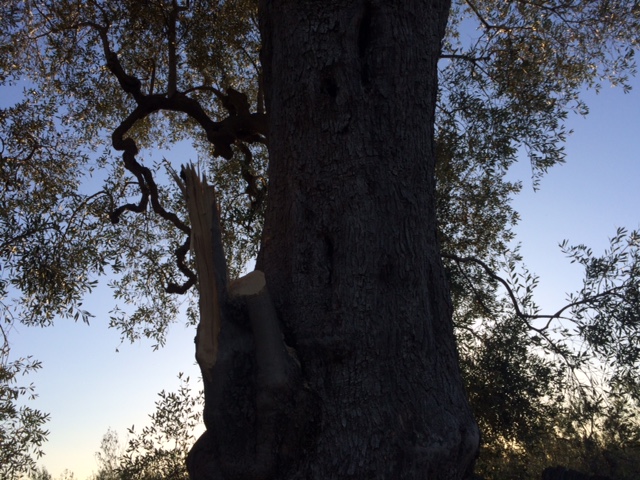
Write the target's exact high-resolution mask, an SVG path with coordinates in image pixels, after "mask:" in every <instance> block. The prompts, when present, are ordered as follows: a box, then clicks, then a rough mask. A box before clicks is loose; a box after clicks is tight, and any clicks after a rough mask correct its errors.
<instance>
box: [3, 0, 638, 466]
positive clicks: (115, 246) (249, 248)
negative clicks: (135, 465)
mask: <svg viewBox="0 0 640 480" xmlns="http://www.w3.org/2000/svg"><path fill="white" fill-rule="evenodd" d="M256 9H257V5H256V2H254V1H251V0H234V1H224V2H218V1H207V0H189V1H184V2H179V1H177V0H149V1H145V2H140V1H133V0H120V1H117V2H103V1H100V0H91V1H88V2H77V1H73V0H62V1H42V0H40V1H38V0H33V1H25V2H19V3H18V2H11V1H4V2H2V10H3V12H4V14H3V16H2V17H1V18H0V81H1V82H2V86H3V88H6V89H11V91H13V92H16V91H20V92H21V95H20V99H19V100H18V101H17V102H15V103H14V104H11V105H5V106H3V108H2V109H1V110H0V142H1V143H0V167H1V180H0V188H1V189H2V196H1V198H2V204H1V206H0V255H1V256H2V260H3V262H2V264H3V265H2V275H1V276H0V289H1V290H0V292H1V293H2V302H3V303H2V307H3V313H4V322H5V323H4V325H7V326H9V325H10V324H11V323H12V322H22V323H24V324H28V325H49V324H52V323H53V322H54V320H58V319H61V318H70V319H74V320H76V321H77V320H83V321H89V319H90V317H91V312H86V311H85V310H84V309H83V308H82V301H83V298H84V297H85V296H86V295H87V294H88V293H90V292H91V289H92V288H93V287H94V286H95V284H96V282H97V281H98V280H99V279H101V278H105V279H108V281H109V282H110V284H111V286H112V287H113V292H114V297H115V300H116V302H119V304H120V305H125V306H126V307H125V308H120V307H119V306H118V304H117V303H116V304H114V307H113V309H112V311H111V314H110V317H111V320H110V322H111V325H112V326H113V327H114V328H118V329H119V330H120V331H121V332H122V335H123V338H127V339H129V340H135V339H137V338H140V337H142V336H144V337H148V338H152V339H153V340H154V341H155V342H157V344H158V345H161V344H162V343H163V339H164V335H165V334H166V330H167V327H168V325H170V324H171V323H172V322H175V321H176V320H177V319H179V318H180V314H179V312H180V305H181V304H182V302H183V297H181V296H179V295H176V294H177V293H185V292H186V295H187V296H188V298H190V300H188V302H189V303H190V307H189V311H190V312H191V314H190V315H189V318H188V319H187V322H191V323H193V322H194V321H195V320H194V318H195V314H194V313H193V312H194V309H195V303H194V302H193V295H194V293H193V291H194V289H193V288H191V287H192V286H193V285H194V284H195V283H196V277H195V273H194V265H193V261H194V260H193V258H192V256H191V254H190V253H189V251H188V247H189V231H190V230H189V222H188V217H187V215H186V210H185V205H184V202H183V199H182V196H181V194H180V191H179V187H178V185H177V184H176V183H175V182H174V180H173V176H174V174H175V171H176V170H178V169H179V168H178V165H179V164H180V163H182V162H184V161H185V159H181V158H173V157H172V155H171V146H172V145H175V144H176V143H178V142H191V143H192V144H193V146H194V148H195V149H196V151H197V152H198V155H199V164H200V168H201V169H202V171H203V172H204V173H206V175H207V176H208V177H209V179H210V180H211V182H212V183H213V184H214V185H215V187H216V190H217V192H218V194H219V201H220V212H221V216H222V226H223V234H224V241H225V248H226V250H225V251H226V254H227V257H228V262H229V264H230V266H231V269H232V271H234V272H235V273H238V272H239V271H241V270H242V268H243V267H244V265H245V264H246V263H247V261H249V260H250V259H251V258H254V257H255V255H256V254H257V252H258V249H259V242H260V234H261V225H262V218H263V214H264V206H265V202H266V201H267V199H268V197H267V192H268V178H267V175H266V167H267V163H268V156H267V152H266V148H265V145H266V142H267V140H266V132H267V128H268V126H267V125H265V124H264V108H265V107H264V102H263V98H262V95H263V92H262V87H261V68H260V63H259V58H258V53H259V49H260V38H259V34H258V28H257V17H256ZM639 23H640V6H639V5H638V3H637V2H634V1H630V0H629V1H616V2H613V1H608V0H596V1H581V2H566V1H551V2H536V1H525V0H519V1H514V2H501V1H497V0H488V1H483V0H475V1H471V0H466V1H459V2H454V5H453V6H452V11H451V15H450V20H449V25H448V35H447V38H446V42H445V44H444V45H443V51H442V55H441V59H440V62H439V81H440V85H439V99H438V110H437V116H436V142H437V149H436V154H437V165H436V169H437V171H436V174H437V180H438V183H437V189H438V205H437V208H438V218H439V235H440V243H441V246H442V251H443V259H444V261H445V265H446V267H447V272H448V275H449V281H450V287H451V292H452V296H453V301H454V306H455V313H454V320H455V325H456V331H457V339H458V348H459V351H460V354H461V362H462V369H463V372H464V375H465V380H466V382H467V388H468V390H469V395H470V397H471V400H472V404H473V406H474V409H475V414H476V416H477V418H478V421H479V423H480V425H481V428H482V431H483V435H484V443H485V450H484V451H485V452H486V453H484V454H483V455H484V456H481V462H482V459H483V458H486V459H487V461H486V463H485V464H482V463H481V467H482V468H483V469H484V470H483V472H485V473H487V474H489V473H491V472H493V473H494V474H496V475H497V474H503V475H508V474H509V470H508V469H509V468H516V469H517V468H523V465H524V464H525V463H529V464H531V465H533V461H532V458H536V455H537V456H541V455H540V452H541V451H543V448H542V446H541V445H543V444H547V445H552V446H551V447H549V449H550V450H549V453H547V452H546V451H545V455H549V456H551V455H552V453H553V452H555V453H553V454H556V455H557V452H561V451H567V450H571V449H574V450H576V451H577V450H579V451H581V452H586V450H585V449H588V448H591V447H589V445H591V444H590V443H588V442H593V444H594V445H597V446H598V448H600V450H599V452H614V453H613V454H615V453H616V452H618V451H623V450H625V448H631V447H633V448H636V449H637V448H639V447H638V441H639V440H638V439H639V438H640V437H639V435H640V429H639V426H638V423H637V421H636V420H635V419H634V415H635V413H634V412H635V411H636V410H637V408H638V406H640V404H639V402H640V386H639V385H638V381H639V379H638V377H637V371H638V367H640V342H639V341H638V327H639V323H638V319H639V318H640V315H639V313H640V302H639V295H640V293H639V292H640V290H639V273H640V272H639V267H638V259H639V255H640V254H639V250H638V247H639V236H638V233H637V232H630V231H627V230H625V229H622V228H621V229H620V230H618V232H615V234H614V236H613V238H612V239H611V246H610V249H609V250H608V251H606V252H604V254H602V255H601V256H598V255H596V254H594V253H593V252H592V251H591V250H590V249H589V248H588V247H587V246H584V245H577V246H572V245H570V244H569V243H565V244H563V246H562V248H563V249H564V251H565V252H566V254H567V256H568V257H569V259H570V260H571V261H573V262H577V263H579V264H580V265H582V266H583V267H584V269H585V280H584V286H583V288H582V289H581V290H580V291H579V292H575V294H574V295H573V296H571V297H570V299H569V303H568V305H567V307H566V308H564V309H562V310H560V311H559V312H557V313H554V314H550V315H548V314H546V312H541V311H540V309H539V308H538V306H537V305H536V303H535V297H534V292H535V286H536V284H537V278H536V277H535V275H533V274H532V273H530V272H528V271H527V270H526V268H525V267H524V266H523V264H522V259H521V258H520V257H519V254H518V251H517V249H515V250H514V249H513V240H514V238H513V233H512V227H513V225H514V224H515V222H517V219H518V215H517V212H516V211H514V210H513V208H512V207H511V206H510V199H511V198H512V197H513V196H514V195H516V194H517V193H518V192H519V190H520V188H521V184H520V183H518V182H513V181H509V180H507V178H506V174H507V171H508V169H509V167H510V166H511V165H512V164H513V163H514V162H516V161H518V159H521V158H522V157H523V155H525V156H526V157H527V158H528V159H529V161H530V162H531V168H532V172H533V173H532V176H533V179H534V182H535V184H536V185H539V180H540V178H541V177H542V175H543V174H544V173H545V172H546V171H547V170H548V169H549V168H551V167H552V166H553V165H556V164H559V163H562V162H564V161H565V155H564V150H563V142H564V140H565V137H566V134H567V132H566V131H565V127H564V124H563V120H564V119H566V117H567V115H568V114H569V113H570V112H578V113H581V114H586V113H587V112H588V106H587V105H585V104H584V103H583V102H582V100H581V92H582V91H583V89H585V88H595V89H598V88H600V85H601V84H602V83H605V82H606V83H612V84H620V85H621V86H622V88H625V89H626V88H628V83H627V80H628V76H629V75H635V73H636V70H635V69H636V65H635V60H634V52H635V49H637V47H638V42H639V40H640V38H639V37H640V35H639V34H640V24H639ZM153 149H164V151H166V156H167V161H166V162H162V163H153V164H150V163H149V162H148V161H146V160H145V157H146V156H147V155H148V152H150V151H151V150H153ZM524 241H526V239H524ZM5 344H6V342H5ZM5 350H6V347H5ZM5 350H3V355H2V366H3V368H4V369H5V370H6V372H7V375H6V379H5V376H4V375H3V376H2V377H0V378H1V379H2V382H4V383H3V385H11V383H10V382H12V381H13V378H14V377H15V376H16V374H17V372H18V371H19V368H18V370H16V369H15V368H14V367H12V365H14V366H20V365H22V363H16V364H11V363H9V360H8V350H7V351H6V353H5ZM18 362H20V360H18ZM595 367H599V368H600V371H599V372H598V373H597V374H594V373H592V370H593V369H594V368H595ZM3 371H4V370H3ZM7 388H9V387H7ZM11 388H13V387H11ZM7 391H9V390H7ZM12 395H13V396H8V398H9V404H8V405H12V404H13V403H12V402H13V401H14V398H15V394H12ZM0 413H2V415H3V417H2V418H1V419H0V420H2V422H3V423H2V424H0V427H1V428H2V430H1V432H6V431H8V432H11V430H10V429H8V430H7V429H5V427H4V425H5V423H4V422H5V418H10V417H6V416H5V414H4V411H3V412H0ZM35 413H37V414H39V412H35ZM39 415H41V416H37V415H36V417H35V420H32V421H31V425H32V426H33V428H34V430H33V434H34V437H32V438H33V439H34V440H29V441H32V443H35V444H36V445H39V444H40V443H39V442H41V441H42V438H43V432H42V430H41V425H42V422H43V421H44V419H45V418H44V416H42V414H39ZM27 423H29V422H28V421H27ZM621 432H626V433H625V434H622V433H621ZM0 438H3V437H0ZM549 439H553V442H551V441H550V440H549ZM577 439H579V440H577ZM547 440H549V441H547ZM29 441H27V442H29ZM507 447H509V448H507ZM3 451H4V450H3ZM602 455H604V453H602ZM506 457H508V458H509V459H510V461H509V462H504V461H503V459H504V458H506ZM558 457H559V458H561V457H560V455H558ZM518 459H519V460H518ZM617 461H618V465H620V464H621V463H624V462H623V461H622V460H619V459H618V460H617ZM636 461H637V458H636ZM25 465H26V466H28V465H29V463H28V462H27V463H23V464H22V465H18V466H16V467H15V468H16V470H15V471H16V472H18V473H19V472H20V471H21V470H20V468H22V467H23V466H25ZM483 465H484V466H483ZM501 465H502V466H501ZM514 465H515V466H514ZM532 468H533V467H532ZM617 468H618V470H616V471H615V472H613V471H612V472H611V473H616V474H619V475H623V474H625V472H627V471H630V470H628V468H629V467H624V465H623V466H619V467H617ZM625 468H627V470H625ZM611 469H612V470H615V469H613V467H611ZM629 475H631V474H629Z"/></svg>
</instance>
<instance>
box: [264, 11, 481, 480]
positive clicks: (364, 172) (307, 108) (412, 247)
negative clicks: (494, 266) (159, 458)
mask: <svg viewBox="0 0 640 480" xmlns="http://www.w3.org/2000/svg"><path fill="white" fill-rule="evenodd" d="M448 10H449V2H448V1H446V0H433V1H403V2H389V1H386V0H380V1H376V0H362V1H351V0H349V1H347V0H343V1H330V2H319V1H304V2H301V1H299V0H280V1H262V2H261V5H260V22H261V24H260V27H261V32H262V35H263V51H262V62H263V68H264V79H263V81H264V89H265V99H266V107H267V114H268V124H269V135H268V139H269V155H270V166H269V179H270V180H269V181H270V183H269V193H268V202H269V204H268V208H267V217H266V222H265V231H264V244H263V247H262V251H261V254H260V257H259V268H261V269H263V270H264V272H265V274H266V278H267V284H268V285H269V289H270V292H271V295H272V297H273V300H274V303H275V307H276V310H277V312H278V314H279V316H280V319H281V321H282V323H283V325H284V328H285V333H286V336H287V339H288V342H289V343H290V344H291V345H292V346H293V347H294V348H295V349H296V351H297V352H298V356H299V358H300V361H301V364H302V371H303V372H304V375H305V378H306V379H307V381H308V382H309V386H310V388H311V390H312V391H313V392H315V394H316V395H317V396H318V398H319V405H320V412H321V423H320V428H319V430H318V431H317V432H316V434H315V438H313V439H310V438H309V439H307V440H308V442H307V443H309V442H311V446H308V445H307V448H308V450H307V451H306V452H305V454H304V455H300V456H298V457H296V458H295V459H294V465H293V467H292V468H291V469H290V470H289V473H288V474H287V475H283V476H282V477H278V478H305V479H323V480H324V479H342V478H367V479H373V478H375V479H378V478H379V479H383V478H385V479H392V478H393V479H401V478H407V479H418V478H425V479H426V478H430V479H438V480H443V479H454V478H455V479H458V478H463V477H464V476H465V475H466V473H467V472H468V471H469V467H470V465H471V464H472V463H473V459H474V456H475V454H476V451H477V448H478V429H477V426H476V424H475V422H474V420H473V417H472V414H471V412H470V409H469V407H468V404H467V400H466V396H465V392H464V389H463V384H462V381H461V377H460V373H459V369H458V358H457V353H456V349H455V340H454V336H453V327H452V320H451V316H452V307H451V302H450V298H449V293H448V289H447V282H446V279H445V275H444V271H443V268H442V264H441V261H440V254H439V245H438V242H437V237H436V214H435V199H434V194H435V188H434V143H433V129H434V111H435V100H436V83H437V69H436V65H437V59H438V56H439V53H440V46H441V39H442V37H443V34H444V29H445V25H446V21H447V15H448Z"/></svg>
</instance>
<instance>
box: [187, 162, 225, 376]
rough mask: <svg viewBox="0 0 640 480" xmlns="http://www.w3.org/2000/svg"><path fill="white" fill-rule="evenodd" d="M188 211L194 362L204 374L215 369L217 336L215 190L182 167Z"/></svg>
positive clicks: (218, 315)
mask: <svg viewBox="0 0 640 480" xmlns="http://www.w3.org/2000/svg"><path fill="white" fill-rule="evenodd" d="M184 176H185V184H186V197H187V210H188V212H189V219H190V220H191V249H192V250H193V252H194V253H195V257H196V270H197V272H198V285H199V290H200V300H199V302H200V323H199V324H198V334H197V337H196V360H197V361H198V364H199V365H200V368H201V369H202V372H203V374H205V375H207V374H208V373H207V372H210V370H211V369H212V368H213V367H214V365H215V364H216V359H217V358H218V336H219V334H220V323H221V318H220V298H219V285H218V280H217V276H216V271H215V262H214V251H213V248H212V245H213V244H214V239H213V234H212V232H213V225H214V222H216V223H217V219H216V218H214V215H217V208H216V203H215V190H214V188H213V186H210V185H208V184H207V182H206V180H205V179H204V178H202V179H200V177H199V175H198V173H197V172H196V170H195V169H194V167H193V166H192V165H189V166H187V167H185V168H184Z"/></svg>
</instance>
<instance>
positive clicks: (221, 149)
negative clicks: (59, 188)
mask: <svg viewBox="0 0 640 480" xmlns="http://www.w3.org/2000/svg"><path fill="white" fill-rule="evenodd" d="M184 8H185V7H184V6H181V5H179V4H178V2H175V1H174V2H173V10H172V12H173V14H172V15H170V16H169V18H168V20H167V21H168V25H167V27H168V33H169V37H170V38H169V39H168V40H169V53H170V55H169V66H168V68H169V84H168V87H167V91H166V92H164V93H153V91H152V90H150V92H149V93H148V94H146V93H144V92H143V91H142V82H141V81H140V79H138V78H136V77H135V76H133V75H130V74H128V73H127V71H126V69H125V68H124V66H123V65H122V63H121V61H120V59H119V57H118V54H117V53H116V52H114V51H113V50H112V48H111V44H110V41H109V37H108V24H107V26H105V25H98V24H95V23H86V24H84V25H83V26H87V27H90V28H92V29H93V30H94V31H96V32H97V34H98V36H99V38H100V41H101V44H102V49H103V51H104V56H105V59H106V66H107V68H108V69H109V71H110V72H111V73H112V74H113V75H114V76H115V77H116V79H117V81H118V83H119V85H120V87H121V88H122V90H123V91H124V92H126V93H128V94H129V95H131V97H132V98H133V100H134V101H135V103H136V107H135V108H134V110H133V111H132V112H131V113H130V114H129V116H128V117H127V118H126V119H124V120H123V121H122V122H121V123H120V125H119V126H118V127H117V128H116V129H115V130H114V132H113V134H112V145H113V148H115V149H116V150H118V151H120V152H122V159H123V161H124V166H125V168H126V169H127V170H129V171H130V172H131V173H132V174H133V175H134V176H135V178H136V181H137V183H138V186H139V188H140V198H139V200H138V202H137V203H126V204H124V205H121V206H119V207H118V208H116V209H115V210H113V211H112V212H111V214H110V219H111V221H112V222H113V223H118V221H119V219H120V216H121V215H122V214H123V213H124V212H125V211H129V212H134V213H142V212H145V211H146V210H147V208H148V206H149V203H150V204H151V208H152V210H153V211H154V212H155V213H156V214H158V215H159V216H160V217H161V218H163V219H164V220H166V221H168V222H170V223H171V224H173V225H174V226H175V227H176V228H177V229H178V230H180V231H181V232H183V233H184V234H186V235H187V238H186V240H185V242H184V243H183V244H182V245H181V246H180V247H178V248H177V249H176V251H175V255H176V261H177V266H178V269H179V270H180V271H181V272H182V273H183V274H184V275H185V276H186V277H187V281H186V282H185V283H184V284H182V285H177V284H174V283H170V284H169V285H168V286H167V287H166V290H167V291H168V292H170V293H184V292H186V291H187V290H188V289H189V288H191V287H192V286H193V285H194V284H195V282H196V274H195V273H194V272H193V271H191V270H190V269H189V268H188V267H187V265H186V262H185V256H186V254H187V252H188V251H189V245H190V238H189V236H190V233H191V232H190V228H189V227H188V226H187V224H186V223H185V222H184V221H182V220H181V219H180V218H179V217H178V216H177V215H176V214H175V213H174V212H171V211H168V210H166V209H165V208H164V206H163V204H162V202H161V201H160V198H159V194H158V186H157V184H156V182H155V180H154V177H153V173H152V172H151V170H150V169H149V168H147V167H145V166H143V165H141V164H140V163H139V162H138V160H137V159H136V156H137V154H138V147H137V145H136V142H135V140H134V139H133V138H131V137H127V134H128V132H129V131H130V130H131V129H132V128H133V126H134V125H135V124H136V123H137V122H139V121H141V120H143V119H144V118H146V117H148V116H149V115H152V114H153V113H155V112H159V111H171V112H180V113H184V114H186V115H187V116H188V117H189V118H191V119H193V120H194V121H195V122H196V123H197V124H198V125H199V126H200V127H201V128H202V129H203V130H204V132H205V135H206V138H207V140H208V141H209V142H210V143H211V144H212V145H213V146H214V155H216V156H220V157H223V158H225V159H227V160H229V159H231V158H232V157H233V155H234V151H233V148H232V145H236V146H237V147H238V148H239V149H240V151H241V152H242V154H243V156H244V161H243V162H241V163H242V177H243V179H244V180H245V181H246V182H247V188H246V193H247V194H248V195H249V197H250V199H251V203H252V206H253V207H257V205H258V204H259V203H260V202H261V201H262V198H263V196H264V188H261V186H260V185H258V182H259V178H258V177H256V176H255V175H253V174H252V172H251V165H252V160H253V157H252V153H251V150H250V149H249V147H248V146H247V145H246V144H247V143H263V144H266V141H267V140H266V131H267V127H266V115H265V114H264V113H262V112H259V113H251V112H250V108H249V101H248V99H247V96H246V95H245V94H243V93H241V92H238V91H237V90H234V89H233V88H228V89H227V91H226V93H223V92H221V91H220V90H218V89H216V88H214V87H210V86H199V87H193V88H190V89H187V90H185V91H180V90H178V88H177V62H178V57H177V53H176V48H175V42H176V40H175V38H174V37H175V27H176V22H177V21H178V15H179V13H180V12H181V11H182V10H184ZM172 32H173V33H172ZM172 35H173V36H172ZM203 90H204V91H209V92H212V93H213V94H215V95H216V97H217V98H218V99H219V100H220V102H221V104H222V106H223V107H224V108H225V109H226V110H227V112H228V116H227V117H226V118H224V119H223V120H221V121H214V120H213V119H212V118H211V117H210V116H209V115H208V114H207V112H205V110H204V109H203V108H202V106H201V105H200V103H199V102H198V101H197V100H196V99H194V98H192V97H190V96H189V94H190V93H192V92H194V91H203Z"/></svg>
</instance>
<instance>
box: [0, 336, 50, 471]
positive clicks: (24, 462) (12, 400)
mask: <svg viewBox="0 0 640 480" xmlns="http://www.w3.org/2000/svg"><path fill="white" fill-rule="evenodd" d="M0 332H1V333H2V336H3V344H2V349H1V350H0V477H1V478H4V479H7V480H12V479H19V478H21V477H22V475H23V474H25V473H27V472H29V471H31V470H32V469H34V468H35V458H39V457H41V456H42V454H43V451H42V445H43V443H44V442H45V440H46V437H47V433H48V432H47V431H46V430H44V428H43V426H44V424H45V423H46V422H47V420H48V418H49V415H48V414H45V413H42V412H41V411H39V410H36V409H33V408H30V407H28V406H24V405H22V406H20V403H22V402H21V399H24V398H25V397H28V398H33V397H35V392H34V386H33V384H31V385H27V386H24V385H21V384H20V383H18V377H19V376H21V375H25V374H28V373H29V372H31V371H34V370H38V369H39V368H40V367H41V365H40V363H39V362H37V361H34V360H33V359H32V358H30V357H29V358H19V359H15V360H10V359H9V346H8V341H7V338H6V336H5V333H4V330H2V328H0Z"/></svg>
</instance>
